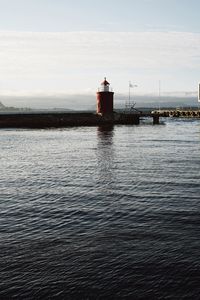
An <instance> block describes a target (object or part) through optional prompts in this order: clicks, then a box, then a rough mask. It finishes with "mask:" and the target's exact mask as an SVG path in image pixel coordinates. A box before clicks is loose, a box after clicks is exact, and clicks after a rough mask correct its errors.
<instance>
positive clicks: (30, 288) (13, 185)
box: [0, 119, 200, 300]
mask: <svg viewBox="0 0 200 300" xmlns="http://www.w3.org/2000/svg"><path fill="white" fill-rule="evenodd" d="M0 163H1V164H0V165H1V176H0V299H20V300H21V299H133V300H137V299H145V300H146V299H147V300H148V299H173V300H174V299H177V300H181V299H188V300H189V299H191V300H198V299H200V284H199V283H200V251H199V249H200V120H194V119H193V120H192V119H190V120H178V119H177V120H176V119H173V120H170V119H166V120H164V124H162V125H155V126H153V125H151V124H147V123H144V124H141V125H139V126H114V127H72V128H64V129H45V130H26V129H21V130H19V129H9V130H8V129H1V130H0Z"/></svg>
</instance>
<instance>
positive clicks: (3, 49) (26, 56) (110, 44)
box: [0, 32, 200, 90]
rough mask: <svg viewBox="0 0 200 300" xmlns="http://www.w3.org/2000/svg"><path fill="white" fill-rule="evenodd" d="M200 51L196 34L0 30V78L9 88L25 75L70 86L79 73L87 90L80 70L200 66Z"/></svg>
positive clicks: (85, 80)
mask: <svg viewBox="0 0 200 300" xmlns="http://www.w3.org/2000/svg"><path fill="white" fill-rule="evenodd" d="M199 53H200V34H199V33H189V32H64V33H63V32H61V33H59V32H58V33H37V32H0V77H1V80H3V83H4V84H5V86H7V87H8V88H9V87H10V86H11V84H13V86H14V88H15V85H14V81H17V80H18V81H19V82H21V83H22V82H23V80H24V81H27V80H28V79H29V80H31V81H32V83H34V82H35V83H37V84H38V88H39V89H40V88H41V86H39V81H40V80H43V84H44V80H45V81H46V84H47V85H48V84H49V85H51V84H52V83H53V81H54V80H55V81H54V83H56V84H57V86H58V88H61V86H59V83H60V85H62V84H63V86H62V87H63V88H64V81H65V82H66V87H67V88H70V86H71V87H72V88H74V86H75V85H74V81H76V80H77V79H80V78H82V82H79V86H80V88H81V89H82V90H87V89H88V88H90V84H88V83H87V81H88V79H87V78H86V76H84V75H89V76H91V78H92V77H94V76H93V75H94V74H95V76H101V75H100V74H102V73H103V72H104V71H105V70H106V71H108V70H109V73H110V74H113V76H114V73H116V71H117V72H118V73H119V74H120V72H122V73H123V75H124V74H125V73H126V72H125V70H127V72H128V70H131V69H140V70H143V71H144V72H145V70H152V72H153V71H157V70H162V72H164V71H165V70H169V69H171V70H177V69H181V68H184V69H185V68H188V69H198V68H199V67H200V54H199ZM104 74H105V73H104ZM127 76H128V74H127ZM127 78H128V77H127ZM91 82H92V79H91ZM61 83H62V84H61ZM56 84H55V87H56ZM76 84H77V83H76ZM29 85H30V86H29V88H30V87H31V84H30V82H29ZM33 85H34V84H33ZM46 88H47V86H46Z"/></svg>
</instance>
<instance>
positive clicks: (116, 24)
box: [0, 0, 200, 96]
mask: <svg viewBox="0 0 200 300" xmlns="http://www.w3.org/2000/svg"><path fill="white" fill-rule="evenodd" d="M199 11H200V1H199V0H123V1H121V0H118V1H116V0H107V1H104V2H103V1H97V0H74V1H71V0H70V1H68V0H0V95H51V96H52V95H54V94H60V95H65V94H68V95H73V94H78V95H87V94H90V95H92V94H95V93H96V90H97V88H98V86H99V85H100V83H101V81H102V80H103V78H104V77H107V80H108V81H109V82H110V84H111V86H112V87H113V89H114V91H115V93H119V94H127V93H128V85H129V81H130V82H131V83H132V84H133V85H137V87H135V88H133V89H134V90H133V91H132V93H134V94H138V95H157V94H158V93H159V86H160V93H161V94H163V95H166V94H172V95H173V94H174V95H175V94H176V93H183V94H185V95H186V94H187V95H189V94H190V93H191V95H192V94H195V93H196V91H197V84H198V82H199V81H200V78H199V73H200V18H199Z"/></svg>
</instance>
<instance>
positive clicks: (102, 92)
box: [97, 77, 114, 115]
mask: <svg viewBox="0 0 200 300" xmlns="http://www.w3.org/2000/svg"><path fill="white" fill-rule="evenodd" d="M109 86H110V83H109V82H108V81H107V80H106V77H105V78H104V81H103V82H102V83H101V87H100V88H99V89H98V92H97V113H98V114H101V115H111V114H112V113H113V95H114V92H113V91H112V90H111V91H110V87H109Z"/></svg>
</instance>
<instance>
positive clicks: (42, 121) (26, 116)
mask: <svg viewBox="0 0 200 300" xmlns="http://www.w3.org/2000/svg"><path fill="white" fill-rule="evenodd" d="M141 117H152V118H153V123H154V124H158V123H159V114H151V113H149V114H142V113H113V114H110V115H100V114H96V113H92V112H78V113H68V112H67V113H66V112H41V113H38V112H37V113H35V112H34V113H1V114H0V128H49V127H67V126H98V125H109V124H110V125H114V124H122V125H123V124H127V125H128V124H132V125H138V124H139V123H140V118H141Z"/></svg>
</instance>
